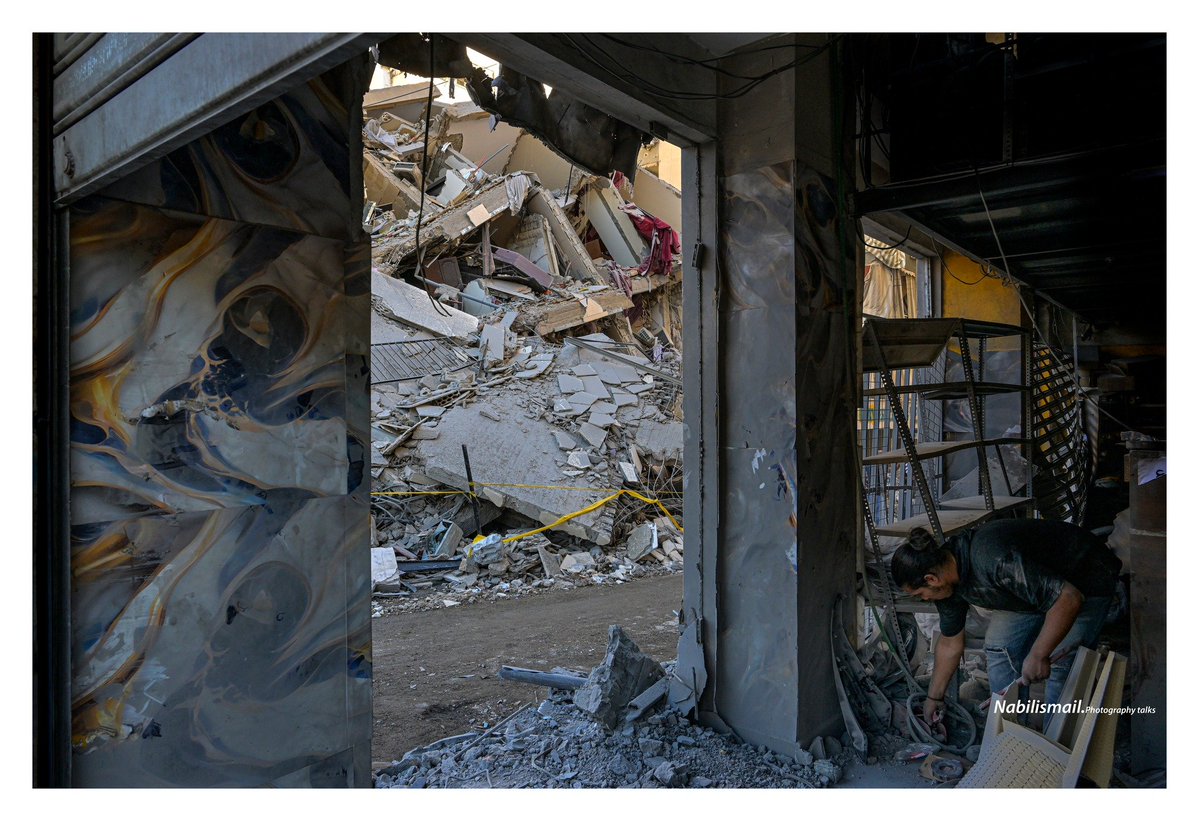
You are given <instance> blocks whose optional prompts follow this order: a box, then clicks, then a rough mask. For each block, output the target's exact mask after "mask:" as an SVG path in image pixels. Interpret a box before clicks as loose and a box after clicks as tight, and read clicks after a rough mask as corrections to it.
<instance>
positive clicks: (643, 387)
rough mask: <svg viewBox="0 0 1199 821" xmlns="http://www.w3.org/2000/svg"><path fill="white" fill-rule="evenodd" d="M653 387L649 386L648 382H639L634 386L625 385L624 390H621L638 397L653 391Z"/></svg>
mask: <svg viewBox="0 0 1199 821" xmlns="http://www.w3.org/2000/svg"><path fill="white" fill-rule="evenodd" d="M653 387H654V386H653V385H651V384H648V383H646V382H638V383H636V384H633V385H625V386H624V387H623V388H621V390H623V391H625V392H626V393H631V394H634V395H636V394H640V393H645V392H646V391H648V390H653Z"/></svg>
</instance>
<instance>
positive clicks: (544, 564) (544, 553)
mask: <svg viewBox="0 0 1199 821" xmlns="http://www.w3.org/2000/svg"><path fill="white" fill-rule="evenodd" d="M537 556H538V557H539V558H540V559H541V569H542V570H544V571H545V577H546V578H547V579H552V578H554V577H555V576H561V575H562V565H561V563H560V562H559V561H558V557H557V556H555V555H554V554H553V553H550V552H549V551H548V550H546V549H545V547H544V546H542V545H538V546H537Z"/></svg>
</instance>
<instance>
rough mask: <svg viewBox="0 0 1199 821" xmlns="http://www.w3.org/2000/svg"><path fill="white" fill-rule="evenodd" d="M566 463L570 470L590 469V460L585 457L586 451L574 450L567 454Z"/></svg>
mask: <svg viewBox="0 0 1199 821" xmlns="http://www.w3.org/2000/svg"><path fill="white" fill-rule="evenodd" d="M566 463H567V464H569V465H570V466H571V467H572V468H580V469H586V468H589V467H591V459H590V458H589V457H588V456H587V451H585V450H576V451H572V452H571V453H569V454H567V457H566Z"/></svg>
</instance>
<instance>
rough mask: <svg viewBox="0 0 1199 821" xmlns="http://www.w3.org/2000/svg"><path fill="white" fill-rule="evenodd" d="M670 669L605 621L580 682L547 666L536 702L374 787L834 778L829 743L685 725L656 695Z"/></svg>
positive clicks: (798, 783) (836, 761)
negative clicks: (602, 640) (790, 753)
mask: <svg viewBox="0 0 1199 821" xmlns="http://www.w3.org/2000/svg"><path fill="white" fill-rule="evenodd" d="M673 670H674V664H673V663H667V664H665V665H659V664H658V662H656V661H654V660H653V659H651V658H649V657H648V656H646V655H645V654H644V653H642V652H641V651H640V650H639V649H638V648H637V645H636V643H634V642H633V640H632V639H631V638H630V637H629V636H628V635H626V634H625V633H624V631H623V630H621V628H620V627H618V626H616V625H613V626H612V627H611V628H610V629H609V642H608V650H607V654H606V655H605V657H604V659H603V661H602V662H601V663H600V664H599V665H597V666H596V667H595V668H594V669H593V670H591V672H590V673H589V674H586V676H585V678H584V674H583V673H580V672H578V671H571V670H558V669H556V670H555V671H554V672H553V673H552V674H550V675H548V676H546V680H547V683H550V682H552V683H553V686H550V690H549V694H548V697H547V698H546V699H545V700H543V701H541V702H540V703H531V704H528V705H523V706H521V707H518V708H517V709H516V711H515V712H513V713H512V714H510V715H509V716H508V717H507V718H505V719H504V720H503V721H500V722H498V723H496V724H495V725H494V726H492V727H487V728H485V729H483V730H482V731H478V732H468V733H464V734H461V735H457V736H452V737H450V738H445V739H441V740H439V741H436V742H433V743H432V744H429V745H425V746H423V747H418V748H417V749H414V750H411V751H409V752H408V753H406V754H405V755H404V756H403V757H402V758H401V759H400V760H399V761H395V762H393V763H392V764H391V765H389V766H387V767H384V768H382V769H380V770H379V771H377V772H376V775H375V786H376V787H379V788H396V787H414V788H423V787H466V788H472V787H474V788H477V787H496V788H520V787H543V788H584V787H609V788H610V787H649V788H655V787H692V788H705V787H801V788H813V787H826V786H831V785H833V784H835V783H837V782H838V781H839V780H840V779H841V777H842V772H843V766H844V765H845V764H846V763H847V761H848V756H849V753H848V752H847V750H846V749H845V748H844V746H843V745H842V743H841V742H840V741H838V740H837V739H834V738H832V737H828V738H820V739H817V740H816V742H814V743H813V745H812V751H811V752H809V751H800V753H799V754H798V755H797V756H796V757H795V758H789V757H786V756H782V755H778V754H776V753H772V752H770V751H768V750H767V749H766V748H765V747H754V746H752V745H748V744H745V743H742V742H741V741H740V740H738V739H737V738H736V737H735V736H733V735H732V734H727V733H726V734H722V733H719V732H717V731H716V730H714V729H711V728H708V727H701V726H699V725H696V724H693V723H691V722H690V721H688V720H687V719H686V718H685V717H683V716H681V715H679V714H678V713H677V712H675V711H674V710H673V709H672V708H671V707H670V706H669V704H668V703H667V700H666V699H665V695H666V691H667V688H666V687H664V686H662V685H663V684H664V683H665V682H666V681H667V679H668V678H669V676H671V675H672V674H673ZM519 672H521V673H530V672H531V671H519ZM525 680H527V679H525Z"/></svg>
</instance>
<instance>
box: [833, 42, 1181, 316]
mask: <svg viewBox="0 0 1199 821" xmlns="http://www.w3.org/2000/svg"><path fill="white" fill-rule="evenodd" d="M989 39H991V40H996V39H998V40H1000V42H989V41H988V38H987V37H986V36H984V35H886V36H864V37H861V38H859V39H858V40H857V42H856V43H855V53H856V55H857V60H858V62H859V64H860V66H861V80H862V93H861V94H860V95H859V110H860V111H861V112H866V111H869V114H865V115H863V116H862V122H864V123H867V126H866V131H867V132H868V133H867V136H868V138H869V139H864V140H862V141H861V143H860V145H861V147H862V152H861V157H860V159H861V164H862V168H863V169H870V170H871V171H870V176H871V179H870V181H869V184H868V185H867V186H866V188H865V189H864V190H862V191H860V192H859V193H858V194H857V196H856V199H855V207H856V210H857V212H858V214H859V215H861V216H868V215H874V216H876V217H877V216H879V215H890V217H891V218H892V219H891V220H890V221H891V222H892V223H894V222H895V221H896V220H895V218H899V221H900V222H904V221H906V222H908V223H910V224H914V225H915V226H917V227H918V228H919V229H921V230H923V231H924V232H926V233H928V234H930V235H931V236H933V237H935V238H937V239H938V240H940V241H941V242H944V243H945V244H946V245H948V246H950V247H953V248H956V249H958V250H960V251H963V252H965V253H967V254H968V255H970V256H972V257H974V258H976V259H978V260H981V261H985V262H988V263H990V264H992V265H993V266H994V267H995V268H996V269H998V270H1004V269H1005V268H1006V270H1007V272H1008V273H1009V274H1011V275H1012V276H1014V277H1015V278H1016V279H1018V280H1020V281H1021V282H1023V283H1025V284H1026V285H1028V286H1030V287H1031V288H1033V289H1034V290H1035V291H1037V292H1038V294H1039V295H1040V296H1041V297H1043V298H1045V299H1047V300H1049V301H1051V302H1056V303H1057V304H1059V305H1061V306H1063V307H1065V308H1067V309H1069V310H1072V311H1074V312H1076V313H1077V314H1079V315H1080V316H1081V317H1083V318H1084V319H1085V320H1088V321H1090V322H1092V323H1094V324H1095V325H1096V326H1098V327H1101V328H1102V327H1112V326H1115V327H1123V328H1130V329H1137V330H1138V331H1140V332H1144V331H1146V330H1150V329H1153V328H1157V329H1159V330H1160V333H1161V336H1162V337H1163V338H1164V328H1165V303H1166V254H1165V249H1166V137H1165V134H1166V102H1165V95H1166V66H1165V63H1166V38H1165V35H1143V34H1138V35H1113V34H1105V35H1066V34H1049V35H1028V34H1020V35H1018V36H1008V37H1006V38H996V37H991V38H989ZM888 174H889V179H886V175H888ZM880 177H882V178H883V179H884V180H885V182H884V183H883V184H879V178H880ZM1005 259H1006V265H1005Z"/></svg>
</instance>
